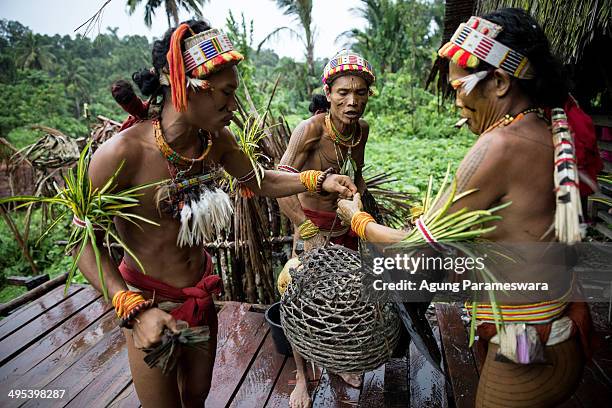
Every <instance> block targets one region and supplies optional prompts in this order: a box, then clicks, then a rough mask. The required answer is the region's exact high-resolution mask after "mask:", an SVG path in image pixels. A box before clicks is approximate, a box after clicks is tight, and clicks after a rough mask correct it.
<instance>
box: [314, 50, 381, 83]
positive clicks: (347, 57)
mask: <svg viewBox="0 0 612 408" xmlns="http://www.w3.org/2000/svg"><path fill="white" fill-rule="evenodd" d="M342 75H358V76H360V77H362V78H363V79H365V81H366V82H367V83H368V85H372V84H373V83H374V81H375V80H376V77H375V76H374V71H373V70H372V65H371V64H370V63H369V62H368V61H367V60H366V59H365V58H363V57H362V56H361V55H359V54H357V53H355V52H353V51H351V50H346V49H344V50H341V51H339V52H338V53H337V54H336V55H334V57H333V58H332V59H330V60H329V62H328V63H327V65H325V69H324V70H323V76H322V78H321V79H322V81H323V84H325V85H329V84H330V83H331V82H332V81H333V80H334V79H336V78H338V77H339V76H342Z"/></svg>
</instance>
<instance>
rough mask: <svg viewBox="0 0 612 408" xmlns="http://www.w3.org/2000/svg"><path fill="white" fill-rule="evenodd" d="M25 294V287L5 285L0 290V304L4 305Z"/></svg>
mask: <svg viewBox="0 0 612 408" xmlns="http://www.w3.org/2000/svg"><path fill="white" fill-rule="evenodd" d="M26 292H27V289H26V288H25V286H14V285H6V286H4V287H3V288H2V289H0V303H6V302H8V301H11V300H13V299H15V298H16V297H17V296H21V295H23V294H24V293H26Z"/></svg>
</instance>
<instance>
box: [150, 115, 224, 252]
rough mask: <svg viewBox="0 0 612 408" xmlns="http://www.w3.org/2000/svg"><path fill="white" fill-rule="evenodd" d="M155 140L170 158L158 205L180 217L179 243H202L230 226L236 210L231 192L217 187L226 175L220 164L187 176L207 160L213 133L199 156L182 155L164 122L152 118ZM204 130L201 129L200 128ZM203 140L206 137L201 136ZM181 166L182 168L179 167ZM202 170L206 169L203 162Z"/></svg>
mask: <svg viewBox="0 0 612 408" xmlns="http://www.w3.org/2000/svg"><path fill="white" fill-rule="evenodd" d="M153 129H154V134H155V142H156V143H157V147H158V148H159V150H160V152H161V154H162V156H163V157H164V158H165V159H166V160H167V161H168V170H169V172H170V176H171V181H170V182H169V183H168V184H167V185H164V186H162V187H160V189H159V190H158V193H157V195H158V202H159V208H160V210H162V211H163V212H165V213H167V214H169V215H171V216H172V217H173V218H176V219H177V220H179V221H180V223H181V227H180V230H179V234H178V237H177V244H178V245H179V246H185V245H188V246H192V245H199V244H200V242H205V241H208V242H209V241H213V240H214V239H215V238H216V237H217V236H218V235H219V234H221V232H222V231H223V230H225V231H227V230H229V226H230V222H231V217H232V214H233V208H232V204H231V202H230V199H229V197H228V195H227V194H226V193H225V191H223V190H222V189H220V188H219V187H218V180H220V179H221V178H222V177H223V170H222V169H220V168H213V169H210V170H209V171H208V172H205V173H204V172H203V173H202V174H199V175H195V176H192V177H189V176H188V173H189V172H190V171H191V170H192V168H193V166H194V165H195V164H198V163H202V164H203V162H204V159H205V158H206V157H207V156H208V154H209V153H210V151H211V149H212V146H213V139H212V136H211V135H210V133H209V132H208V133H207V136H206V138H205V139H206V145H205V147H204V148H203V152H202V154H201V155H200V156H198V157H196V158H189V157H185V156H182V155H181V154H179V153H178V152H176V151H175V150H174V149H172V148H171V147H170V146H169V145H168V142H167V141H166V139H165V138H164V134H163V130H162V127H161V123H160V122H159V120H158V119H155V120H153ZM200 133H202V132H200ZM202 139H203V143H204V137H202ZM180 167H182V168H183V169H181V170H179V168H180ZM202 167H203V170H204V166H202Z"/></svg>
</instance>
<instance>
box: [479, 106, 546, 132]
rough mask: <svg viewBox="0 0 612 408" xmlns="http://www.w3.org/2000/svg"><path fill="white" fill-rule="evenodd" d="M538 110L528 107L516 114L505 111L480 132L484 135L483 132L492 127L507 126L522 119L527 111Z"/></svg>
mask: <svg viewBox="0 0 612 408" xmlns="http://www.w3.org/2000/svg"><path fill="white" fill-rule="evenodd" d="M540 111H541V109H540V108H528V109H525V110H523V111H521V112H520V113H518V114H517V115H516V116H512V115H510V114H508V113H506V114H505V115H504V116H503V117H502V118H501V119H499V120H498V121H497V122H495V123H494V124H492V125H491V126H489V127H488V128H487V129H486V130H485V131H484V132H482V134H483V135H484V134H485V133H488V132H490V131H492V130H493V129H497V128H503V127H506V126H509V125H510V124H512V123H514V122H516V121H519V120H521V119H523V118H524V117H525V115H527V114H529V113H533V112H540Z"/></svg>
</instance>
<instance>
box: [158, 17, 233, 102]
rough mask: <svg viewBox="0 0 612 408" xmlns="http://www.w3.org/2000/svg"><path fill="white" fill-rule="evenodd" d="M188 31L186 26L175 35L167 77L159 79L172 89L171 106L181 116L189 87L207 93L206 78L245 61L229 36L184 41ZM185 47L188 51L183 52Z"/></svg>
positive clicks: (209, 33)
mask: <svg viewBox="0 0 612 408" xmlns="http://www.w3.org/2000/svg"><path fill="white" fill-rule="evenodd" d="M188 31H190V27H189V25H187V24H185V23H183V24H181V25H179V26H178V27H177V29H176V30H174V33H172V37H170V49H169V51H168V54H167V55H166V57H167V59H168V74H165V73H162V75H161V78H160V82H161V83H162V85H169V86H170V88H171V90H172V104H173V105H174V108H175V109H176V110H177V111H179V112H183V111H185V109H186V108H187V86H192V87H194V88H196V89H207V88H208V86H209V85H208V83H207V82H206V81H204V80H203V79H204V78H205V77H207V76H208V75H210V74H212V73H214V72H217V71H219V70H221V69H222V68H225V67H227V66H228V65H235V64H238V63H239V62H240V61H242V60H243V59H244V57H243V56H242V54H240V53H239V52H238V51H236V50H235V49H234V46H233V45H232V42H231V41H230V40H229V38H228V37H227V35H225V34H223V33H222V32H220V31H219V30H217V29H211V30H207V31H204V32H201V33H198V34H195V35H193V36H191V37H189V38H187V39H185V40H183V37H184V36H185V34H186V33H187V32H188ZM182 44H184V45H185V51H182V48H181V45H182Z"/></svg>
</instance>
